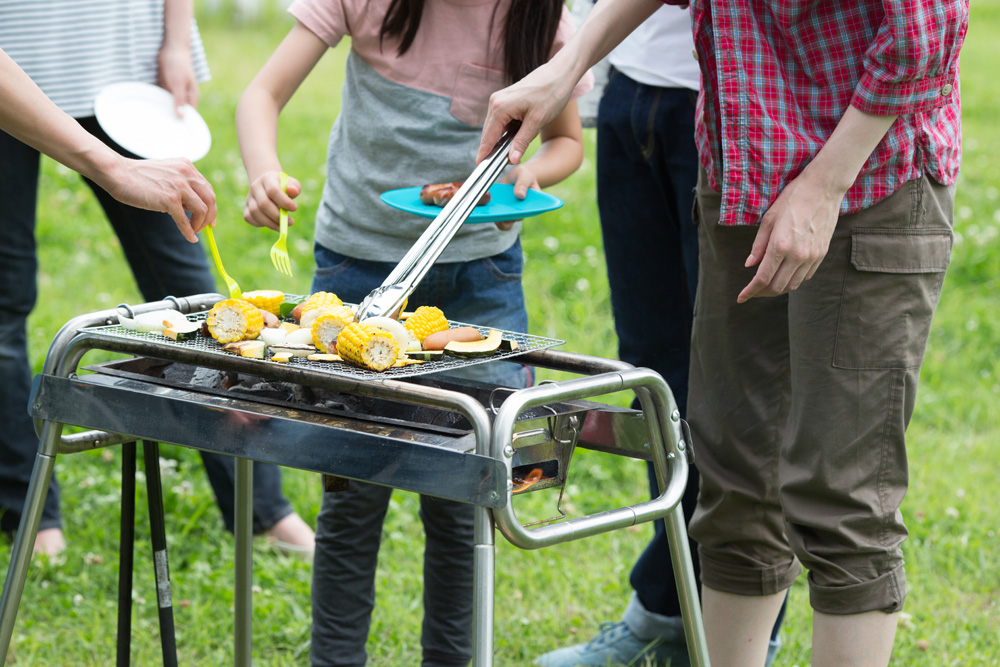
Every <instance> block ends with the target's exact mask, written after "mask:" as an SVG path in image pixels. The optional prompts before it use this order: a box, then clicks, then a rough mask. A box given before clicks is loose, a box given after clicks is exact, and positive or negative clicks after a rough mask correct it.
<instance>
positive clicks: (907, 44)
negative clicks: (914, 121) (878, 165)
mask: <svg viewBox="0 0 1000 667" xmlns="http://www.w3.org/2000/svg"><path fill="white" fill-rule="evenodd" d="M882 5H883V7H884V10H885V18H884V19H883V21H882V24H881V26H879V29H878V32H877V34H876V36H875V39H874V40H873V41H872V44H871V46H870V47H869V49H868V51H867V52H866V53H865V58H864V73H863V74H862V76H861V79H860V80H859V81H858V85H857V87H856V88H855V92H854V97H853V99H852V100H851V104H852V105H853V106H855V107H857V108H858V109H860V110H861V111H865V112H867V113H872V114H877V115H886V116H890V115H903V114H912V113H920V112H924V111H928V110H931V109H935V108H937V107H941V106H944V105H946V104H950V103H951V102H952V101H953V99H952V98H953V96H954V95H955V94H957V91H958V54H959V51H960V50H961V48H962V43H963V42H964V41H965V34H966V32H967V31H968V28H969V2H968V0H885V1H884V2H883V3H882Z"/></svg>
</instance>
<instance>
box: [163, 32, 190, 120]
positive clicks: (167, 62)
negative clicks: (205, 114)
mask: <svg viewBox="0 0 1000 667" xmlns="http://www.w3.org/2000/svg"><path fill="white" fill-rule="evenodd" d="M157 62H158V67H159V69H158V72H157V80H158V81H159V83H160V87H161V88H164V89H166V90H167V91H169V92H170V94H171V95H173V96H174V111H175V112H176V113H177V115H178V116H181V107H182V106H184V105H185V104H190V105H191V106H192V107H197V106H198V77H197V76H196V75H195V73H194V65H193V64H192V62H191V50H190V48H182V47H179V46H174V45H172V44H164V46H163V48H161V49H160V55H159V58H158V61H157Z"/></svg>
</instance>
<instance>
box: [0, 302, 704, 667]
mask: <svg viewBox="0 0 1000 667" xmlns="http://www.w3.org/2000/svg"><path fill="white" fill-rule="evenodd" d="M220 298H221V297H220V296H219V295H216V294H213V295H197V296H195V297H187V298H183V299H176V298H172V297H171V298H169V299H168V300H166V301H161V302H156V303H151V304H143V305H142V306H138V307H136V308H134V309H133V310H134V312H137V313H141V312H148V311H151V310H157V309H161V308H167V307H175V308H177V310H180V311H181V312H197V311H200V310H206V309H207V308H208V307H209V305H211V304H212V303H215V302H216V301H218V300H219V299H220ZM116 319H117V311H116V310H106V311H100V312H97V313H91V314H89V315H82V316H80V317H78V318H75V319H74V320H72V321H71V322H69V323H67V324H66V325H65V326H64V327H63V328H62V329H61V330H60V332H59V334H57V336H56V337H55V339H54V340H53V343H52V346H51V348H50V351H49V355H48V356H47V357H46V361H45V365H44V369H43V374H42V375H40V376H39V377H37V378H36V380H35V388H36V390H38V389H39V388H40V387H41V386H42V385H43V384H45V383H50V382H53V383H57V384H60V386H62V384H63V383H65V385H66V386H69V385H73V384H76V385H78V386H79V387H80V388H81V390H82V391H83V392H85V393H86V392H90V391H93V384H94V382H95V380H94V379H93V378H91V379H88V378H87V376H82V377H78V376H77V375H76V373H77V369H78V367H79V363H80V361H81V359H82V357H83V356H84V354H85V353H86V352H87V351H89V350H92V349H99V350H106V351H110V352H122V353H126V354H136V355H140V356H149V357H152V358H155V359H162V360H165V361H180V362H186V363H198V362H199V359H200V358H201V357H199V354H198V353H196V352H195V351H193V350H189V349H186V348H182V347H179V346H169V345H164V344H162V343H161V342H159V341H157V342H155V343H152V342H150V341H147V340H134V339H131V338H116V337H114V336H102V335H99V334H95V333H93V332H90V331H85V332H83V333H80V330H81V329H89V328H92V327H97V326H102V325H111V324H113V323H114V321H115V320H116ZM518 356H520V357H521V361H522V362H523V363H526V364H529V365H534V366H538V367H544V368H553V369H557V370H562V371H568V372H571V373H580V374H584V375H587V376H588V377H582V378H576V379H572V380H566V381H560V382H553V383H549V384H543V385H539V386H535V387H529V388H526V389H521V390H517V391H515V392H513V393H512V394H511V395H510V396H509V397H508V398H507V399H506V400H505V401H504V403H503V404H502V405H501V406H500V407H499V409H498V410H496V415H495V417H494V418H493V419H491V418H490V416H489V414H488V412H487V410H486V408H484V407H483V406H482V405H481V404H480V403H479V402H477V401H475V400H473V399H471V398H470V397H468V396H467V395H465V394H462V393H460V392H455V391H449V390H442V389H438V388H434V387H416V386H415V385H413V384H412V383H409V382H407V381H404V380H397V379H392V378H384V377H380V378H378V379H375V380H361V379H359V378H354V377H344V376H341V375H336V374H330V373H320V372H316V371H314V370H312V369H306V368H296V367H294V366H286V365H285V364H277V363H273V364H263V365H262V364H259V363H254V362H256V361H258V360H251V359H246V358H242V357H231V356H229V355H223V356H222V357H220V358H219V359H218V362H219V363H220V364H222V365H224V367H225V368H226V369H227V370H232V371H234V372H246V373H249V374H258V375H264V376H266V377H273V378H275V379H278V380H282V381H289V382H303V383H306V384H309V383H310V382H312V383H315V384H318V385H321V386H327V387H331V388H334V389H336V390H339V391H347V392H354V393H357V394H358V395H362V396H385V395H387V394H391V395H393V396H394V397H396V398H398V399H399V400H402V401H404V402H411V403H414V404H419V405H428V406H434V407H443V408H446V409H449V410H454V411H456V412H459V413H461V414H462V415H463V416H465V417H466V418H467V419H469V421H470V422H471V423H472V425H473V429H474V432H475V451H474V452H473V453H463V454H459V455H461V456H466V457H468V456H471V455H472V454H474V455H475V456H477V457H484V458H488V459H491V465H494V466H499V469H502V472H503V474H502V475H497V476H496V479H497V481H502V482H503V488H502V489H500V490H499V491H497V490H496V489H490V490H489V491H488V492H487V497H488V496H489V493H498V495H499V496H500V499H502V503H501V505H500V507H490V506H488V504H487V503H479V502H477V503H474V505H475V507H474V512H475V519H476V521H475V546H474V579H475V581H474V591H475V599H474V610H475V612H474V626H475V646H474V655H473V665H474V667H490V666H491V665H492V664H493V662H492V660H493V634H492V633H493V631H492V628H493V606H494V600H493V595H494V590H493V576H494V570H495V564H494V558H495V543H494V540H495V530H496V529H497V528H499V529H500V530H501V532H502V533H503V534H504V536H505V537H506V538H507V539H508V540H509V541H511V542H512V543H513V544H515V545H516V546H518V547H521V548H526V549H533V548H539V547H543V546H548V545H549V544H555V543H559V542H564V541H568V540H572V539H580V538H583V537H587V536H590V535H595V534H598V533H601V532H606V531H608V530H613V529H616V528H620V527H624V526H628V525H633V524H635V523H637V522H642V521H650V520H653V519H657V518H663V519H664V520H665V524H666V526H667V535H668V541H669V543H670V551H671V558H672V560H673V564H674V570H675V574H676V577H677V585H678V592H679V594H680V599H681V601H682V606H683V612H684V613H683V617H684V627H685V636H686V638H687V642H688V646H689V647H690V651H691V652H692V664H694V665H703V664H706V663H707V655H708V654H707V647H706V646H705V638H704V630H703V626H702V623H701V614H700V608H699V604H698V595H697V589H696V588H695V581H694V572H693V568H692V566H691V558H690V552H689V551H688V549H687V536H686V530H685V522H684V517H683V514H682V512H681V509H680V505H679V503H680V497H681V495H682V494H683V490H684V486H685V484H686V481H687V469H688V468H687V466H688V460H687V452H688V451H689V450H688V449H687V448H686V444H685V441H684V434H683V432H682V429H681V424H682V422H681V420H680V419H679V415H678V413H677V411H676V406H675V404H674V402H673V397H672V395H671V394H670V390H669V387H667V385H666V383H665V382H664V381H663V379H662V378H661V377H660V376H659V375H657V374H655V373H653V372H652V371H649V370H648V369H634V368H632V367H631V366H629V365H628V364H624V363H621V362H615V361H610V360H607V359H600V358H596V357H587V356H586V355H578V354H572V353H567V352H557V351H554V350H550V349H545V350H536V351H532V352H525V353H521V354H519V355H518ZM623 389H632V390H634V391H635V393H636V396H637V398H638V399H639V401H640V403H641V404H642V408H643V413H644V415H645V417H646V420H647V424H648V436H649V443H648V446H647V447H648V452H647V455H648V456H649V458H651V459H652V462H653V464H654V468H655V470H656V473H657V478H658V481H659V483H660V487H661V490H662V494H661V496H660V497H659V498H657V499H656V500H654V501H650V502H647V503H640V504H639V505H635V506H630V507H626V508H618V509H616V510H611V511H607V512H602V513H600V514H596V515H590V516H586V517H580V518H576V519H572V520H569V521H565V522H563V523H559V524H553V525H548V526H543V527H540V528H535V529H531V530H528V529H527V528H525V527H524V526H521V525H520V523H519V522H518V521H517V517H516V515H515V514H514V512H513V508H512V503H511V502H510V494H511V491H512V482H511V468H512V458H513V456H514V447H513V446H512V445H513V443H514V442H515V438H516V436H515V434H516V431H517V422H518V418H519V415H521V414H522V413H523V412H524V411H526V410H530V409H532V408H535V407H537V406H544V405H547V404H549V403H550V402H552V401H557V400H576V399H583V398H586V397H588V396H599V395H603V394H607V393H612V392H615V391H621V390H623ZM114 391H118V389H114ZM157 391H158V390H152V391H148V392H146V393H150V394H155V393H157ZM172 400H175V403H174V404H175V405H177V404H179V403H181V402H183V399H172ZM47 404H48V402H47V400H46V399H45V396H44V395H43V394H41V393H39V392H38V391H35V392H33V394H32V404H31V406H30V407H31V409H32V411H33V414H35V416H36V417H39V420H38V424H39V426H40V434H41V437H40V443H39V451H38V455H37V457H36V461H35V468H34V471H33V473H32V481H31V485H30V486H29V492H28V498H27V499H26V507H25V512H24V515H23V518H22V522H21V526H20V528H19V530H18V534H17V537H16V538H15V542H14V546H13V549H12V558H11V563H10V568H9V571H8V575H7V578H6V580H5V582H4V592H3V599H2V603H0V662H2V661H3V659H4V658H5V657H6V654H7V650H8V647H9V644H10V640H11V637H12V634H13V626H14V620H15V618H16V612H17V605H18V603H19V601H20V597H21V593H22V591H23V589H24V585H25V581H26V578H27V568H28V564H29V562H30V558H31V544H32V543H33V541H34V536H35V534H36V533H37V528H38V522H39V519H40V515H41V507H42V504H43V503H44V498H45V494H46V491H47V486H48V479H49V477H50V476H51V474H52V470H53V468H54V462H55V457H56V455H57V454H60V453H70V452H76V451H83V450H85V449H91V448H93V447H98V446H107V445H111V444H118V443H121V442H128V441H130V440H131V441H134V440H135V439H136V438H135V434H114V433H105V432H101V431H97V432H93V434H94V435H92V436H91V437H90V438H89V439H88V438H86V437H84V438H79V437H74V436H67V437H65V438H64V437H63V436H62V429H63V423H64V421H65V420H64V416H63V415H61V414H57V412H45V410H46V405H47ZM97 405H98V406H103V410H102V409H100V408H99V407H95V408H94V411H95V412H96V413H102V414H104V415H108V414H110V413H113V412H115V409H114V407H113V406H114V400H113V399H109V398H102V399H101V400H99V401H97ZM207 409H209V410H211V409H212V408H211V407H208V408H207ZM232 412H233V413H234V414H246V413H245V412H244V411H242V410H233V411H232ZM42 417H44V418H42ZM277 421H279V420H278V419H275V418H274V416H273V415H272V416H271V418H270V420H269V422H268V423H270V422H277ZM164 441H166V442H170V441H172V440H171V439H167V440H164ZM175 444H179V445H182V446H188V447H194V448H199V447H198V446H197V444H195V443H191V442H176V443H175ZM625 453H626V455H630V456H633V455H636V452H634V451H630V452H625ZM244 455H245V454H244ZM244 455H240V454H237V456H238V457H239V458H237V467H236V472H237V475H236V505H237V517H236V519H237V520H236V530H235V537H236V551H235V566H236V567H235V571H236V581H235V632H234V641H235V650H234V655H235V660H234V662H235V664H238V665H243V664H249V658H250V635H251V632H250V628H251V617H252V612H251V607H252V603H251V598H252V596H251V584H252V576H251V572H252V548H251V536H252V528H251V525H250V523H251V517H250V511H249V508H250V506H251V502H252V501H251V493H252V491H251V485H250V484H251V482H250V480H251V479H252V473H251V468H250V462H249V460H248V459H246V458H243V456H244ZM276 462H278V463H279V464H283V465H284V463H282V462H281V461H276ZM331 465H332V463H331ZM496 469H497V468H494V470H496ZM330 472H331V473H333V474H337V472H338V471H337V470H330ZM489 476H490V477H491V478H492V477H493V474H492V473H490V475H489ZM369 481H376V480H369ZM500 499H496V500H500ZM494 521H495V524H494ZM164 558H165V554H164Z"/></svg>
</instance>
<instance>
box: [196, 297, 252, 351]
mask: <svg viewBox="0 0 1000 667" xmlns="http://www.w3.org/2000/svg"><path fill="white" fill-rule="evenodd" d="M206 321H207V322H208V331H209V333H210V334H212V338H214V339H215V340H217V341H219V342H220V343H231V342H233V341H238V340H253V339H254V338H256V337H257V336H258V335H259V334H260V330H261V329H263V328H264V317H263V316H262V315H261V314H260V310H259V309H258V308H257V306H253V305H251V304H250V303H249V302H247V301H243V300H242V299H226V300H224V301H220V302H219V303H217V304H215V305H214V306H212V309H211V310H210V311H208V319H207V320H206Z"/></svg>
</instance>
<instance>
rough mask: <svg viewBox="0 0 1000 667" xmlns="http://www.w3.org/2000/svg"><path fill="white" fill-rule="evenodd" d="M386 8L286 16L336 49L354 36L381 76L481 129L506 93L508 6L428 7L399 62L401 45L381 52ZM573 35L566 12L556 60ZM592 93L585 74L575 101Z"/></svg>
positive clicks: (345, 3)
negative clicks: (497, 97)
mask: <svg viewBox="0 0 1000 667" xmlns="http://www.w3.org/2000/svg"><path fill="white" fill-rule="evenodd" d="M388 7H389V0H296V1H295V2H294V3H293V4H292V6H291V7H290V8H289V10H288V11H289V13H290V14H291V15H292V16H294V17H295V18H296V19H298V21H299V22H300V23H302V25H304V26H305V27H306V28H308V29H309V30H310V31H312V32H313V33H315V34H316V36H317V37H319V38H320V39H322V40H323V41H324V42H326V43H327V44H328V45H329V46H330V47H331V48H332V47H334V46H336V45H337V44H338V43H339V42H340V40H341V39H343V38H344V37H347V36H350V38H351V49H352V50H353V51H354V52H355V53H357V54H358V55H359V56H360V57H361V58H362V59H363V60H364V61H365V62H366V63H368V64H369V65H370V66H371V67H372V68H373V69H374V70H375V71H376V72H378V73H379V74H380V75H382V76H384V77H385V78H387V79H389V80H390V81H394V82H396V83H399V84H402V85H404V86H407V87H410V88H415V89H417V90H422V91H424V92H428V93H433V94H436V95H441V96H444V97H449V98H452V102H453V105H452V113H453V114H455V116H456V117H458V118H460V119H462V120H464V121H465V122H468V123H469V124H470V125H478V124H481V123H482V122H483V120H484V119H485V118H486V105H487V103H488V102H489V97H490V95H491V94H493V93H494V92H496V91H497V90H500V89H501V88H504V87H505V86H506V85H508V84H507V82H506V80H505V78H504V65H503V39H502V29H503V25H504V21H505V19H506V12H507V9H508V7H509V2H508V1H507V0H501V1H500V3H499V4H496V2H495V0H426V2H425V3H424V10H423V15H422V17H421V19H420V28H419V30H417V34H416V37H415V39H414V41H413V44H412V45H411V46H410V48H409V50H408V51H407V52H406V53H405V54H404V55H403V56H402V57H400V56H399V54H398V53H397V52H396V50H397V45H398V40H397V39H395V38H391V39H386V40H385V41H384V43H383V44H381V47H380V44H379V31H380V30H381V27H382V19H383V17H384V16H385V13H386V10H387V9H388ZM494 9H495V10H496V14H495V15H494ZM491 25H492V26H493V31H492V34H491V33H490V26H491ZM572 34H573V22H572V19H571V18H570V15H569V11H568V10H567V9H566V8H565V7H563V15H562V19H561V21H560V23H559V29H558V31H557V33H556V38H555V43H554V44H553V47H552V53H553V54H554V53H555V52H556V51H558V50H559V49H560V48H562V46H563V44H565V43H566V40H567V39H568V38H569V36H570V35H572ZM593 85H594V83H593V75H592V74H591V73H590V72H587V74H586V75H585V76H584V78H583V79H581V80H580V82H579V83H578V84H577V87H576V90H574V91H573V97H574V98H575V97H578V96H579V95H582V94H583V93H585V92H587V91H588V90H590V89H591V88H593Z"/></svg>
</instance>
